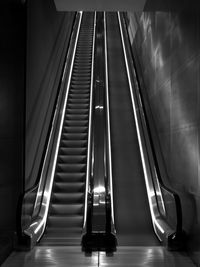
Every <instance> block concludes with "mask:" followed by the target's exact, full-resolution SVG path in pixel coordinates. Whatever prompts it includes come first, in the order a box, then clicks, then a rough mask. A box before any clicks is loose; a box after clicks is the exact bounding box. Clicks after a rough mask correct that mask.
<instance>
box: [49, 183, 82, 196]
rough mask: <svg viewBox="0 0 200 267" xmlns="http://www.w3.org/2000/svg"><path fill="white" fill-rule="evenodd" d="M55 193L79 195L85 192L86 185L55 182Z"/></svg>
mask: <svg viewBox="0 0 200 267" xmlns="http://www.w3.org/2000/svg"><path fill="white" fill-rule="evenodd" d="M53 190H54V192H61V193H63V192H65V193H66V194H67V193H78V192H80V193H81V192H84V190H85V183H84V182H69V183H68V182H55V183H54V189H53Z"/></svg>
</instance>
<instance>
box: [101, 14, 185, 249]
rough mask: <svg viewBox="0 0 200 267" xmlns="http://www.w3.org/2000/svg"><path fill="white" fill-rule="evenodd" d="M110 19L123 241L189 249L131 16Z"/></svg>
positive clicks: (111, 83)
mask: <svg viewBox="0 0 200 267" xmlns="http://www.w3.org/2000/svg"><path fill="white" fill-rule="evenodd" d="M106 22H107V43H108V44H107V47H108V69H109V73H108V77H109V91H110V92H109V93H110V111H111V112H110V113H111V119H110V120H111V123H110V124H111V144H112V146H111V147H112V164H113V188H114V191H113V195H114V208H115V226H116V232H117V238H118V244H119V245H121V246H160V244H161V243H162V244H163V245H165V246H166V247H167V248H168V249H170V250H179V249H183V247H184V243H185V232H184V231H183V229H182V209H181V202H180V198H179V196H178V194H177V193H176V192H174V191H173V190H172V189H169V188H167V187H166V186H165V185H164V183H163V180H162V177H161V175H160V171H159V163H158V160H157V158H156V154H155V151H154V146H153V142H152V137H151V132H150V128H149V125H148V119H147V116H146V109H145V105H144V102H143V96H142V93H141V90H140V86H141V85H140V83H139V79H138V77H137V75H138V74H137V70H136V67H135V63H134V55H133V53H132V49H131V43H130V40H129V38H128V31H127V27H126V15H125V13H124V14H123V13H120V12H117V13H114V12H109V13H107V14H106ZM116 74H117V75H116ZM140 75H142V74H140ZM156 236H157V237H156ZM159 241H160V242H159Z"/></svg>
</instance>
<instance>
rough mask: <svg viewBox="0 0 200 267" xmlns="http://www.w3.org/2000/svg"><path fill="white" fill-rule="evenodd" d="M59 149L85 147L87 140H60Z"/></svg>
mask: <svg viewBox="0 0 200 267" xmlns="http://www.w3.org/2000/svg"><path fill="white" fill-rule="evenodd" d="M60 145H61V147H71V148H73V147H86V146H87V140H62V141H61V143H60Z"/></svg>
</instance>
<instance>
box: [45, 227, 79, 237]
mask: <svg viewBox="0 0 200 267" xmlns="http://www.w3.org/2000/svg"><path fill="white" fill-rule="evenodd" d="M55 233H56V234H57V236H59V237H61V238H65V237H66V236H68V237H70V236H75V235H76V234H81V233H82V228H80V227H62V228H56V227H51V228H49V227H47V231H46V234H47V235H48V236H55Z"/></svg>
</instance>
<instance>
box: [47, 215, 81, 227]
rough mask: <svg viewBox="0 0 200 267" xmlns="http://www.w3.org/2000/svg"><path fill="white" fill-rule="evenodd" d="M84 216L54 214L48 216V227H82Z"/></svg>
mask: <svg viewBox="0 0 200 267" xmlns="http://www.w3.org/2000/svg"><path fill="white" fill-rule="evenodd" d="M82 223H83V216H81V215H74V216H52V215H50V216H49V217H48V227H58V228H60V227H61V228H66V227H82Z"/></svg>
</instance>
